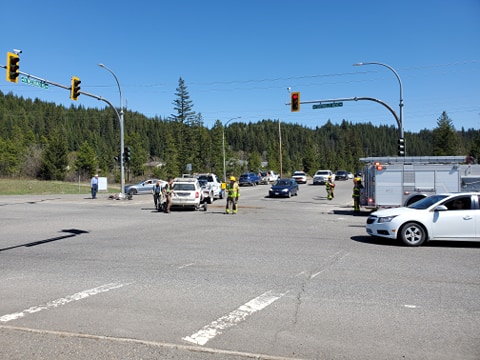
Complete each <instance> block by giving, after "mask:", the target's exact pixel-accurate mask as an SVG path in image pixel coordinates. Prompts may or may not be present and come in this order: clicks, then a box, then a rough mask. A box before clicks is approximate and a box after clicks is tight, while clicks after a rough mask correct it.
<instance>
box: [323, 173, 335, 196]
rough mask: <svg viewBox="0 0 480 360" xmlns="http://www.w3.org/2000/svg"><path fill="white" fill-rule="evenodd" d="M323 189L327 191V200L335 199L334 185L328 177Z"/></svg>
mask: <svg viewBox="0 0 480 360" xmlns="http://www.w3.org/2000/svg"><path fill="white" fill-rule="evenodd" d="M325 189H326V190H327V198H328V200H332V199H333V198H334V197H335V194H334V192H333V190H334V189H335V183H334V182H333V181H332V177H331V176H329V177H328V178H327V181H326V182H325Z"/></svg>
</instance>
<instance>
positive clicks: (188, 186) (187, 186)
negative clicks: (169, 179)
mask: <svg viewBox="0 0 480 360" xmlns="http://www.w3.org/2000/svg"><path fill="white" fill-rule="evenodd" d="M173 188H174V189H175V190H186V191H195V184H175V185H174V186H173Z"/></svg>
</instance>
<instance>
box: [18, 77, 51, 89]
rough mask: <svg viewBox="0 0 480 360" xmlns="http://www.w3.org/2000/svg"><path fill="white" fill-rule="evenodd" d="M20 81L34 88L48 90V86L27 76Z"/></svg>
mask: <svg viewBox="0 0 480 360" xmlns="http://www.w3.org/2000/svg"><path fill="white" fill-rule="evenodd" d="M20 81H21V82H22V83H24V84H27V85H32V86H36V87H39V88H42V89H45V90H48V84H47V83H45V82H43V81H40V80H36V79H30V78H27V77H25V76H22V77H21V79H20Z"/></svg>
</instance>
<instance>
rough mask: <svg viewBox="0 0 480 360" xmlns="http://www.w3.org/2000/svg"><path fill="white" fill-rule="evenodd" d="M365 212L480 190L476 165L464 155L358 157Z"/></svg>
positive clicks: (478, 169)
mask: <svg viewBox="0 0 480 360" xmlns="http://www.w3.org/2000/svg"><path fill="white" fill-rule="evenodd" d="M360 161H361V162H363V163H365V166H364V169H363V179H362V184H363V187H364V188H363V189H362V191H361V195H360V205H361V206H362V207H364V208H367V209H380V208H392V207H400V206H408V205H410V204H412V203H414V202H415V201H418V200H420V199H423V198H424V197H427V196H429V195H432V194H436V193H446V192H461V191H462V192H466V191H480V165H478V164H472V163H471V161H470V157H466V156H410V157H408V156H407V157H367V158H361V159H360Z"/></svg>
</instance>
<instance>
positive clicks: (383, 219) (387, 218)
mask: <svg viewBox="0 0 480 360" xmlns="http://www.w3.org/2000/svg"><path fill="white" fill-rule="evenodd" d="M397 216H398V215H391V216H384V217H379V218H378V223H379V224H382V223H388V222H390V221H392V220H393V219H395V218H396V217H397Z"/></svg>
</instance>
